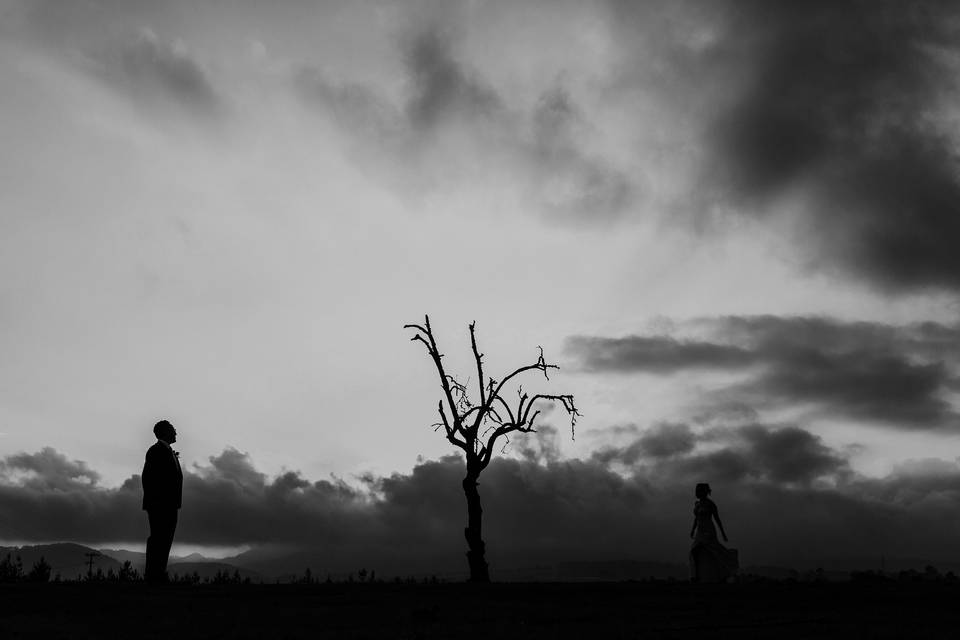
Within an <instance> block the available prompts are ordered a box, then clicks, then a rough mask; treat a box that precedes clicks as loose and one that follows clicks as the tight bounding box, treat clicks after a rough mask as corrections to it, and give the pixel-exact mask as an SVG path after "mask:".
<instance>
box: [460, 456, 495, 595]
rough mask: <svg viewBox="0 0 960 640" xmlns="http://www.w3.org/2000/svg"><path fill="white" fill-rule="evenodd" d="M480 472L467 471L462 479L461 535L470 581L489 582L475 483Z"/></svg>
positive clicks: (480, 510)
mask: <svg viewBox="0 0 960 640" xmlns="http://www.w3.org/2000/svg"><path fill="white" fill-rule="evenodd" d="M479 476H480V474H479V473H472V472H471V471H470V470H468V471H467V476H466V477H465V478H464V479H463V493H464V495H466V496H467V528H466V529H464V530H463V535H464V537H465V538H466V539H467V547H468V551H467V563H468V564H469V565H470V582H490V572H489V571H488V569H487V560H486V557H485V556H486V545H484V543H483V537H482V535H481V531H482V529H481V521H482V519H483V508H482V507H481V506H480V492H479V491H478V490H477V484H478V482H477V481H478V479H479Z"/></svg>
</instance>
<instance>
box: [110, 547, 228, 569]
mask: <svg viewBox="0 0 960 640" xmlns="http://www.w3.org/2000/svg"><path fill="white" fill-rule="evenodd" d="M100 553H103V554H105V555H108V556H110V557H111V558H115V559H117V560H119V561H120V562H126V561H127V560H129V561H130V564H132V565H133V567H134V568H135V569H136V570H137V571H140V572H143V567H144V566H145V565H146V562H147V554H145V553H144V552H142V551H127V550H126V549H100ZM170 562H223V560H218V559H216V558H207V557H206V556H202V555H200V554H199V553H191V554H190V555H186V556H170Z"/></svg>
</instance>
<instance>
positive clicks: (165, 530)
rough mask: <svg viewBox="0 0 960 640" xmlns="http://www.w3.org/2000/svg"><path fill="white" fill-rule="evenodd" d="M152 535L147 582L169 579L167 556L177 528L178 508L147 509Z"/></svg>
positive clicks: (147, 565)
mask: <svg viewBox="0 0 960 640" xmlns="http://www.w3.org/2000/svg"><path fill="white" fill-rule="evenodd" d="M147 518H148V519H149V520H150V537H149V538H147V562H146V567H145V569H144V578H145V579H146V580H147V582H166V581H167V558H168V557H169V555H170V547H171V545H172V544H173V534H174V531H175V530H176V528H177V511H176V509H172V510H168V509H164V510H152V511H147Z"/></svg>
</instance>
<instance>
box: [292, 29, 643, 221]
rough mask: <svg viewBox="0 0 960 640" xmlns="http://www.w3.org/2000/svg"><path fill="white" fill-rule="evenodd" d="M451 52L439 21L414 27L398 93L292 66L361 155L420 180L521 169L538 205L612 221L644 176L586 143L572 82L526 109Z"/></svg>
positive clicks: (298, 83) (305, 92)
mask: <svg viewBox="0 0 960 640" xmlns="http://www.w3.org/2000/svg"><path fill="white" fill-rule="evenodd" d="M455 53H456V52H455V51H454V48H453V46H452V44H451V41H450V39H449V37H448V36H447V35H446V34H445V32H443V31H442V30H440V29H435V28H425V29H420V30H419V31H417V32H416V34H415V35H414V36H413V37H411V38H410V39H408V40H407V41H406V42H405V43H404V44H403V45H402V46H401V48H400V52H399V58H400V60H401V63H402V67H403V71H404V77H405V79H406V83H405V91H404V95H403V96H402V98H401V99H400V100H399V101H395V100H391V99H390V98H389V97H387V96H386V95H384V94H383V93H382V92H380V91H378V90H377V89H375V88H373V87H371V86H368V85H364V84H360V83H356V82H351V81H344V80H337V79H334V78H333V77H331V75H330V74H329V73H328V72H325V71H322V70H320V69H317V68H312V67H311V68H301V69H300V70H298V71H297V72H296V73H295V74H294V86H295V88H296V91H297V93H298V94H299V96H300V97H301V98H302V99H303V100H304V101H305V102H306V103H307V104H309V105H311V106H313V107H316V108H318V109H320V110H321V111H323V112H324V113H326V114H327V116H328V117H330V118H332V119H333V121H334V122H335V123H336V124H338V125H339V126H340V127H341V128H342V130H343V131H344V132H345V133H347V134H348V136H349V137H351V138H353V139H354V140H356V141H358V142H359V144H360V145H361V146H362V147H364V148H363V153H362V154H360V156H359V158H358V159H359V161H360V162H362V163H364V164H367V165H371V166H375V167H377V168H378V169H379V170H381V171H388V172H393V173H397V172H399V173H400V174H401V175H402V178H403V179H404V180H406V181H410V182H412V183H414V184H415V185H416V188H417V189H420V188H422V187H423V186H424V185H427V186H430V185H431V184H432V181H433V180H435V179H436V178H435V174H437V173H438V172H442V173H443V174H444V175H445V176H447V177H455V174H456V172H457V171H459V172H460V173H462V174H463V175H462V176H461V179H466V180H469V181H471V182H475V181H477V180H480V179H481V178H482V177H483V176H484V175H485V173H484V172H491V171H492V172H493V173H494V174H495V176H496V175H497V174H496V172H497V171H505V172H506V173H507V174H509V176H510V179H509V180H507V182H506V183H507V184H510V183H512V182H513V181H514V180H517V179H518V178H519V182H520V185H519V186H520V188H521V190H524V191H525V192H527V193H528V194H529V197H531V198H532V199H533V200H534V201H535V202H536V204H537V206H538V207H539V208H540V209H541V210H542V211H544V212H547V213H553V214H557V215H560V216H562V217H564V218H569V219H570V220H575V219H576V220H581V219H582V220H589V221H593V222H602V221H609V220H611V219H613V218H615V217H617V216H619V215H621V214H622V213H623V212H624V211H625V209H626V208H627V207H629V206H630V205H631V204H632V202H633V200H634V196H635V194H636V191H637V189H638V185H637V184H635V181H634V180H632V179H631V178H630V177H629V176H627V174H626V173H624V172H623V171H621V170H620V169H618V168H617V167H616V166H615V165H614V164H612V163H610V162H608V161H607V160H605V159H604V158H603V157H602V156H601V155H600V154H598V153H591V152H589V151H588V150H587V144H586V143H585V141H586V140H588V139H589V138H590V127H589V125H588V123H586V121H585V118H584V116H583V114H582V113H580V111H579V110H578V108H577V106H576V104H575V103H574V100H573V98H572V97H571V96H570V94H569V92H568V91H567V89H566V88H564V87H563V86H561V85H557V84H556V83H555V82H551V83H548V84H545V85H544V87H543V89H542V91H541V95H540V98H539V99H538V100H537V102H536V104H535V106H534V107H533V108H532V109H529V108H525V107H522V106H519V105H516V104H513V101H512V100H511V96H509V95H504V94H502V93H501V92H500V91H498V90H497V89H496V88H495V87H494V86H493V85H492V84H491V83H490V82H488V81H487V80H486V79H485V78H484V77H483V76H482V75H481V74H480V73H479V72H478V71H476V70H475V69H473V68H471V67H470V66H468V65H466V64H464V63H462V62H461V61H460V60H458V59H457V57H456V55H455ZM478 167H479V168H480V171H478V170H477V168H478ZM451 172H454V175H453V176H451ZM502 177H503V176H502V175H500V176H499V177H489V179H490V180H494V179H496V180H498V181H499V180H501V179H502Z"/></svg>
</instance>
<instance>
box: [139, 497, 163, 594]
mask: <svg viewBox="0 0 960 640" xmlns="http://www.w3.org/2000/svg"><path fill="white" fill-rule="evenodd" d="M161 519H162V518H161V516H160V513H159V512H157V511H147V520H148V521H149V523H150V535H149V536H147V561H146V566H145V567H144V568H143V579H144V580H146V581H147V582H158V581H159V577H158V574H157V551H158V549H157V540H158V535H159V533H160V520H161Z"/></svg>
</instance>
